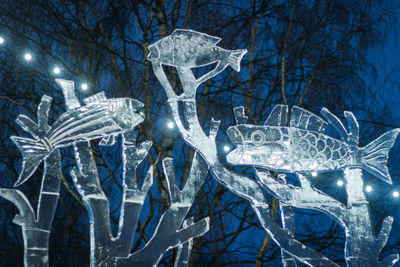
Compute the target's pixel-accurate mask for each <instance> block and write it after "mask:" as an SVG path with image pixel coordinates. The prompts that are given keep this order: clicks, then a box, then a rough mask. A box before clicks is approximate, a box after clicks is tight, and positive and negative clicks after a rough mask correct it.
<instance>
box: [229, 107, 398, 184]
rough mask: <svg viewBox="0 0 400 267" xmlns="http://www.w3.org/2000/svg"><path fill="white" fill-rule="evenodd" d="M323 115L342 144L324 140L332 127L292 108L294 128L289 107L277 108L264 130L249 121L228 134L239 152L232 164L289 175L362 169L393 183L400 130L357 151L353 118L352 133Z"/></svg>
mask: <svg viewBox="0 0 400 267" xmlns="http://www.w3.org/2000/svg"><path fill="white" fill-rule="evenodd" d="M322 115H323V116H324V117H325V118H326V119H327V120H328V121H329V123H330V124H331V125H332V126H333V127H334V128H335V129H336V130H338V131H339V134H340V135H341V139H342V140H338V139H336V138H333V137H330V136H328V135H325V134H324V133H323V132H324V130H325V127H326V126H327V122H326V121H325V120H323V119H322V118H320V117H318V116H316V115H315V114H313V113H311V112H309V111H307V110H304V109H302V108H299V107H293V108H292V110H291V113H290V123H289V126H287V116H288V107H287V106H285V105H277V106H276V107H275V108H274V109H273V110H272V112H271V113H270V115H269V117H268V118H267V121H266V122H265V124H264V125H263V126H260V125H252V124H245V123H246V120H247V119H246V117H243V116H242V117H241V118H240V117H239V119H238V118H237V121H238V125H236V126H231V127H229V128H228V130H227V134H228V136H229V138H230V139H231V140H232V142H233V143H234V144H235V145H236V146H237V148H236V149H234V150H233V151H232V152H230V153H229V154H228V155H227V161H228V162H229V163H231V164H234V165H239V164H240V165H253V166H256V167H261V168H266V169H270V170H274V171H281V172H290V173H309V172H313V171H317V172H325V171H333V170H338V169H344V168H347V167H359V168H363V169H364V170H365V171H367V172H369V173H371V174H373V175H374V176H376V177H378V178H380V179H381V180H383V181H385V182H387V183H392V180H391V177H390V174H389V171H388V168H387V166H386V164H387V160H388V155H389V151H390V149H391V147H392V146H393V144H394V142H395V140H396V138H397V135H398V134H399V131H400V129H394V130H391V131H389V132H386V133H385V134H383V135H381V136H380V137H379V138H377V139H376V140H374V141H372V142H371V143H370V144H368V145H367V146H365V147H358V138H359V136H358V133H359V130H358V123H357V121H356V119H355V117H354V115H353V114H352V113H351V112H345V116H346V119H347V120H348V122H349V126H350V133H348V132H347V131H346V129H345V128H344V126H343V125H342V123H341V122H340V120H339V119H338V118H337V117H336V116H334V115H333V114H331V113H330V112H329V111H328V110H327V109H323V110H322ZM237 117H238V116H237Z"/></svg>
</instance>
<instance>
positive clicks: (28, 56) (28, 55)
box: [24, 53, 32, 61]
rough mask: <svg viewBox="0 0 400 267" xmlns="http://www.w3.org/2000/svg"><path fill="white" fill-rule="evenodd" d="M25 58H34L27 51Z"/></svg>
mask: <svg viewBox="0 0 400 267" xmlns="http://www.w3.org/2000/svg"><path fill="white" fill-rule="evenodd" d="M24 58H25V60H27V61H30V60H31V59H32V55H31V54H29V53H26V54H25V56H24Z"/></svg>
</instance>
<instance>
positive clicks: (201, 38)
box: [148, 30, 399, 266]
mask: <svg viewBox="0 0 400 267" xmlns="http://www.w3.org/2000/svg"><path fill="white" fill-rule="evenodd" d="M219 40H220V39H219V38H217V37H212V36H209V35H206V34H203V33H198V32H194V31H191V30H175V31H174V32H173V33H172V34H171V35H170V36H167V37H164V38H163V39H161V40H160V41H158V42H156V43H155V44H153V45H151V46H149V51H150V52H151V53H150V55H149V57H148V59H149V60H150V61H151V62H152V65H153V70H154V73H155V75H156V77H157V79H158V80H159V82H160V83H161V84H162V86H163V88H164V90H165V92H166V94H167V97H168V103H169V105H170V107H171V110H172V114H173V116H174V119H175V123H176V125H177V127H178V129H179V131H180V133H181V134H182V136H183V138H184V140H185V141H186V142H187V143H188V144H189V145H190V146H191V147H193V148H194V149H195V150H196V151H197V152H198V153H200V154H201V155H202V156H203V158H204V159H205V160H206V161H207V163H208V164H209V166H210V167H211V170H212V171H213V173H214V175H215V177H216V179H217V180H218V181H219V182H220V183H221V184H223V185H224V186H226V187H227V188H228V189H229V190H231V191H232V192H233V193H235V194H237V195H238V196H240V197H243V198H245V199H247V200H249V201H250V203H251V205H252V207H253V209H254V210H255V212H256V214H257V216H258V217H259V219H260V222H261V224H262V226H263V227H264V229H265V230H266V231H267V232H268V234H269V235H270V236H271V238H272V239H273V240H274V241H275V242H276V243H277V244H278V245H279V246H280V247H281V249H282V261H283V264H284V265H285V266H295V265H296V263H295V261H294V258H296V259H297V260H299V261H301V262H303V263H305V264H307V265H310V266H338V265H337V264H336V263H334V262H332V261H330V260H329V259H328V258H326V257H325V256H323V255H321V254H320V253H318V252H316V251H314V250H312V249H311V248H308V247H307V246H305V245H303V244H301V243H300V242H298V241H297V240H296V239H294V237H293V234H292V233H291V231H290V228H291V227H292V225H293V223H294V221H293V212H292V210H291V207H298V208H306V209H316V210H319V211H322V212H324V213H326V214H328V215H330V216H331V217H333V218H334V219H335V220H336V221H338V222H339V223H340V224H341V225H342V226H343V227H344V228H345V229H346V231H345V232H346V248H345V258H346V263H347V265H348V266H392V265H393V264H394V263H396V262H397V260H398V255H397V254H396V255H392V256H390V257H388V258H386V259H384V260H383V261H381V262H378V256H379V252H380V250H381V249H382V248H383V246H384V245H385V244H386V242H387V239H388V237H389V234H390V231H391V226H392V223H393V218H392V217H387V218H386V219H385V220H384V222H383V224H382V227H381V231H380V233H379V235H378V236H375V234H374V231H373V227H372V225H371V224H372V223H371V215H370V210H369V203H368V202H367V200H366V197H365V194H364V192H363V180H362V169H365V170H366V171H368V172H370V173H372V174H374V175H375V176H376V177H378V178H380V179H382V180H384V181H385V182H388V183H391V178H390V175H389V173H388V170H387V168H386V161H387V157H388V152H389V150H390V148H391V146H392V144H393V142H394V140H395V139H396V137H397V135H398V132H399V130H398V129H396V130H393V131H390V132H388V133H386V134H384V135H383V136H381V137H380V138H378V139H377V140H375V141H374V142H372V143H371V144H370V145H368V146H366V147H364V148H358V147H357V145H358V138H359V136H358V134H359V129H358V123H357V121H356V120H355V118H354V116H353V114H352V113H350V112H345V117H346V119H347V121H348V124H349V128H350V131H349V132H347V130H346V129H345V127H344V126H343V124H342V123H341V121H340V120H339V119H338V118H337V117H336V116H334V115H333V114H331V113H330V112H329V111H328V110H326V109H324V110H323V111H322V114H323V116H324V117H325V118H326V119H327V121H328V122H329V123H330V124H331V125H332V126H333V127H334V128H335V129H337V130H338V131H339V134H340V136H341V139H342V141H339V140H336V139H333V138H331V137H328V136H326V135H324V134H322V131H323V129H324V127H325V126H326V124H327V123H326V122H325V121H324V120H322V119H321V118H319V117H318V116H315V115H313V114H311V113H310V112H308V111H306V110H303V109H301V108H297V107H295V108H294V109H293V110H292V113H293V114H292V115H291V118H290V122H289V123H290V124H289V125H290V127H286V123H287V119H288V118H287V115H286V114H287V107H285V106H282V105H279V106H277V107H276V108H275V110H274V111H273V112H272V113H271V115H270V117H269V118H268V120H267V122H266V125H265V126H258V125H251V126H249V125H246V122H247V117H246V116H245V114H244V108H243V107H239V108H236V109H235V110H234V111H235V117H236V120H237V124H238V125H237V126H233V127H231V128H230V129H229V130H228V135H229V136H230V138H231V139H232V141H233V142H234V143H235V144H237V145H238V148H236V150H235V151H233V152H231V153H230V155H229V156H228V161H230V162H232V163H235V164H237V163H239V164H248V165H252V166H255V167H262V168H258V169H257V174H258V178H259V179H260V181H261V183H262V185H260V184H259V183H257V182H255V181H254V180H252V179H250V178H248V177H246V176H243V175H240V174H237V173H234V172H232V171H231V170H229V169H228V168H226V167H225V166H224V165H223V164H222V163H221V162H220V161H219V159H218V155H217V145H216V142H215V139H216V135H217V132H218V128H219V121H214V120H212V121H211V126H210V130H209V135H208V136H207V135H206V134H205V132H204V131H203V129H202V128H201V126H200V123H199V120H198V117H197V111H196V98H195V94H196V89H197V87H198V86H199V85H200V84H201V83H203V82H205V81H206V80H207V79H210V78H212V77H213V76H215V75H217V74H218V73H220V72H221V71H222V70H223V69H224V68H226V67H227V66H228V65H231V66H232V67H233V69H235V70H236V71H239V70H240V68H239V67H237V66H236V64H239V63H240V60H241V57H242V55H243V54H244V51H245V50H236V51H241V56H240V57H236V59H237V60H236V61H233V60H226V56H227V55H228V54H224V55H225V57H222V56H220V54H219V53H218V51H219V49H220V48H217V49H215V47H216V46H215V44H216V43H217V42H218V41H219ZM199 44H200V45H199ZM232 53H233V52H232ZM189 62H190V63H191V64H189ZM193 62H195V63H196V64H193ZM215 62H218V64H217V66H216V67H215V68H214V69H213V70H211V71H209V72H208V73H206V74H205V75H203V76H201V77H200V78H198V79H196V77H195V76H194V74H193V71H192V70H191V68H192V67H198V66H204V65H209V64H213V63H215ZM162 65H168V66H173V67H176V69H177V73H178V75H179V79H180V82H181V84H182V87H183V93H182V94H181V95H179V96H178V95H177V94H176V93H175V92H174V89H173V88H172V86H171V84H170V83H169V81H168V79H167V76H166V74H165V72H164V70H163V68H162ZM179 102H181V103H182V111H181V112H182V116H181V114H180V109H179V106H180V103H179ZM181 117H182V119H183V120H185V123H186V125H185V124H184V123H183V121H182V119H181ZM290 128H292V130H289V129H290ZM303 134H304V135H303ZM278 138H279V139H278ZM314 139H315V140H314ZM313 140H314V141H315V144H314V142H313ZM293 141H294V142H293ZM318 141H321V142H318ZM304 142H306V143H304ZM294 146H297V147H296V148H294ZM322 147H323V148H322ZM267 148H268V149H267ZM321 148H322V149H321ZM326 148H329V150H328V149H326ZM324 149H325V150H324ZM300 151H303V153H299V152H300ZM264 168H269V169H271V170H277V171H284V172H294V173H297V175H298V178H299V181H300V184H301V186H300V187H296V186H292V185H290V184H286V179H285V176H284V175H281V176H280V179H278V180H277V179H275V178H274V177H273V176H272V175H271V174H270V173H269V171H268V170H266V169H264ZM333 169H344V178H345V179H346V190H347V198H348V200H347V206H345V205H344V204H342V203H341V202H339V201H337V200H336V199H334V198H332V197H330V196H328V195H326V194H324V193H323V192H321V191H319V190H317V189H316V188H314V187H313V186H312V184H311V182H310V177H311V176H310V175H309V174H310V172H314V171H329V170H333ZM263 188H266V189H267V191H269V192H270V193H272V194H273V195H274V196H275V197H277V198H278V200H279V201H280V207H281V214H282V221H283V224H284V225H283V228H281V227H280V226H279V225H277V223H276V222H275V221H274V219H273V218H272V217H271V215H270V210H269V206H268V204H267V199H266V196H265V193H264V192H265V191H264V190H263ZM293 257H294V258H293Z"/></svg>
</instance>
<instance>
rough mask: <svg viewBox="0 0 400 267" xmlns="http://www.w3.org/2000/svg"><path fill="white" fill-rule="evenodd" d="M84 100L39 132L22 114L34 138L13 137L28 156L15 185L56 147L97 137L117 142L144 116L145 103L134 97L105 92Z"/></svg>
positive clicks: (23, 179)
mask: <svg viewBox="0 0 400 267" xmlns="http://www.w3.org/2000/svg"><path fill="white" fill-rule="evenodd" d="M84 101H85V103H86V105H85V106H82V107H74V108H72V109H70V110H69V111H68V112H66V113H64V114H62V115H61V116H60V118H59V119H58V120H57V121H56V122H55V123H54V124H53V125H52V126H51V127H50V128H48V129H42V130H41V131H39V132H37V133H35V132H32V130H30V129H34V126H32V125H31V124H30V123H29V122H30V119H29V118H28V117H26V116H24V115H20V116H19V117H18V121H20V122H21V123H22V125H23V127H24V129H25V130H27V131H31V133H32V136H33V137H34V139H31V138H25V137H19V136H12V137H11V139H12V140H13V141H14V143H15V144H16V145H17V146H18V148H19V149H20V150H21V152H22V155H23V156H24V160H23V165H22V172H21V174H20V176H19V179H18V181H17V182H16V183H15V186H18V185H20V184H22V183H24V182H25V181H26V180H27V179H28V178H29V177H30V176H31V175H32V173H34V172H35V170H36V168H37V167H38V166H39V164H40V163H41V162H42V160H44V159H45V158H46V157H47V156H48V155H50V153H51V152H52V151H54V149H56V148H60V147H65V146H70V145H72V144H73V143H75V142H81V141H90V140H93V139H97V138H103V139H102V140H101V143H100V144H103V145H106V144H107V145H113V144H114V143H115V137H116V136H117V135H118V134H120V133H122V132H124V131H127V130H131V129H132V128H133V127H135V126H136V125H138V124H139V123H141V122H142V121H143V119H144V113H143V103H141V102H139V101H137V100H134V99H130V98H117V99H106V97H105V96H104V93H103V92H102V93H99V94H97V95H94V96H91V97H88V98H86V99H85V100H84Z"/></svg>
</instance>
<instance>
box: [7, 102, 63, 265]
mask: <svg viewBox="0 0 400 267" xmlns="http://www.w3.org/2000/svg"><path fill="white" fill-rule="evenodd" d="M50 102H51V98H50V97H48V96H43V97H42V101H41V102H40V105H39V107H38V111H37V118H38V123H37V124H36V123H35V122H33V121H32V120H31V119H29V118H28V117H26V116H24V115H19V116H18V118H17V123H18V124H19V125H20V126H21V127H22V128H23V129H24V130H25V131H27V132H28V133H29V134H31V135H32V136H33V137H34V138H35V140H39V139H40V138H43V136H44V135H45V133H46V132H48V131H49V129H50V126H49V125H48V123H47V114H48V111H49V108H50ZM27 139H28V138H27ZM37 143H38V144H39V145H40V142H39V141H37ZM36 147H37V146H36V144H32V145H31V147H30V148H28V147H26V146H25V148H26V150H24V152H23V155H24V157H27V156H28V154H30V153H32V150H33V149H35V148H36ZM20 148H21V147H20ZM21 149H22V148H21ZM32 154H33V153H32ZM24 164H26V162H25V161H24ZM61 175H62V172H61V159H60V152H59V151H58V149H54V150H53V151H51V152H49V154H48V156H47V157H46V159H45V160H44V172H43V179H42V185H41V188H40V193H39V202H38V206H37V209H36V213H35V211H34V210H33V208H32V206H31V204H30V202H29V200H28V199H27V198H26V196H25V195H24V194H23V193H22V192H21V191H19V190H17V189H8V188H1V189H0V196H1V197H4V198H6V199H8V200H9V201H11V202H12V203H14V205H15V206H16V207H17V208H18V211H19V214H17V215H16V216H15V218H14V220H13V222H14V223H15V224H18V225H21V227H22V236H23V239H24V264H25V266H47V265H48V261H49V255H48V253H49V245H48V244H49V235H50V230H51V224H52V221H53V217H54V212H55V210H56V207H57V203H58V198H59V191H60V184H61Z"/></svg>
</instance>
